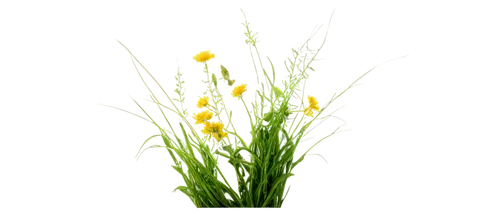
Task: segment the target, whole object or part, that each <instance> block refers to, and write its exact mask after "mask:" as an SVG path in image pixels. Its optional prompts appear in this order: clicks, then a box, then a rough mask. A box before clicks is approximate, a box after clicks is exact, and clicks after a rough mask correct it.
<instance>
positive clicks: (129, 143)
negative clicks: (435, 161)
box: [82, 0, 427, 213]
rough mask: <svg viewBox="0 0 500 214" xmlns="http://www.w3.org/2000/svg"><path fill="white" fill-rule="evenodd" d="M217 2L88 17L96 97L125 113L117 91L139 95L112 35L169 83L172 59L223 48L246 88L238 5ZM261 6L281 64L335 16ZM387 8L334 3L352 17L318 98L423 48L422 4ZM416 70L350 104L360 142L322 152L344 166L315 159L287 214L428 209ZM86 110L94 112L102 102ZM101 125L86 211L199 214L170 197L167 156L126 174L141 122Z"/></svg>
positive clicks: (319, 10)
mask: <svg viewBox="0 0 500 214" xmlns="http://www.w3.org/2000/svg"><path fill="white" fill-rule="evenodd" d="M220 2H223V1H217V2H215V1H203V2H201V3H193V2H191V1H185V2H182V1H181V2H178V1H176V2H173V1H172V2H166V3H165V2H161V3H158V4H143V3H140V2H135V3H125V4H123V5H122V4H118V5H113V7H109V8H106V9H102V10H99V11H100V12H102V13H96V14H91V17H93V18H96V25H93V26H87V27H88V28H84V29H86V33H89V34H91V36H92V40H96V41H98V42H97V43H96V44H97V45H95V46H94V48H95V49H96V53H95V56H96V57H97V58H95V60H98V61H100V62H102V65H103V66H101V67H98V68H95V69H96V70H95V71H92V74H96V75H95V76H93V77H91V78H90V79H89V88H91V89H92V90H91V91H92V97H93V98H92V99H94V98H95V96H113V103H115V104H126V97H119V89H120V88H132V87H135V82H134V81H128V80H127V64H128V62H127V58H126V57H121V56H120V53H119V49H112V48H111V47H110V44H109V41H110V38H111V32H120V36H121V39H124V40H136V41H137V52H136V54H137V55H140V56H145V63H146V64H153V65H154V66H153V67H154V71H156V72H160V73H161V74H162V75H161V77H162V79H166V78H167V75H166V72H167V65H168V62H167V56H176V55H178V56H189V55H191V49H192V48H201V47H207V48H209V47H217V48H224V51H225V58H224V59H225V63H228V64H233V69H232V70H233V71H234V72H238V70H244V71H245V73H244V74H245V75H244V74H243V73H242V75H241V78H242V79H245V78H246V77H247V76H246V71H247V51H246V50H245V49H241V48H239V25H234V24H231V2H230V1H227V3H220ZM264 2H265V1H264ZM264 2H258V1H252V0H250V1H249V6H248V8H249V15H250V16H256V17H257V23H258V24H265V47H266V48H272V49H273V55H279V56H284V55H286V54H287V50H288V47H287V41H288V40H302V39H304V38H303V35H304V32H305V31H310V30H311V27H312V24H311V17H312V16H326V15H327V12H328V10H327V8H328V7H329V6H330V7H332V6H333V5H329V2H328V1H327V0H321V1H320V0H308V1H297V3H269V1H267V2H268V3H264ZM276 2H283V1H276ZM384 2H385V3H384ZM384 2H383V3H380V2H360V1H336V7H339V8H345V16H343V17H337V40H336V41H330V43H329V51H328V54H329V56H328V57H329V64H328V65H321V80H320V81H314V82H313V87H319V88H321V95H326V94H325V92H327V88H341V87H343V86H344V85H343V84H344V80H346V79H350V78H351V75H352V72H357V71H359V65H360V64H369V63H375V57H376V56H397V55H399V54H400V53H399V49H400V48H416V47H417V44H416V42H417V39H416V34H417V33H418V32H417V31H416V30H415V25H416V17H417V15H418V14H417V13H415V12H412V11H415V10H416V8H415V5H412V3H411V1H406V2H404V1H397V2H396V1H384ZM330 4H331V3H330ZM297 5H299V6H297ZM233 10H236V9H233ZM290 14H293V15H290ZM82 29H83V28H82ZM193 32H196V33H193ZM416 62H417V57H416V56H413V57H410V58H409V64H408V65H385V71H384V72H383V73H377V78H376V80H375V81H370V82H369V87H368V88H363V89H361V96H359V97H346V99H345V102H346V103H349V104H353V107H352V108H353V126H354V127H355V128H361V136H360V137H339V138H338V139H337V144H335V145H328V146H324V147H322V151H323V152H325V151H326V152H328V153H329V159H335V160H337V168H336V169H320V168H319V161H315V162H313V168H312V169H306V170H305V176H299V177H298V178H297V185H296V188H295V189H294V191H297V193H296V195H297V200H291V201H289V202H288V207H289V211H288V212H289V213H301V212H303V211H309V212H311V213H330V212H338V213H344V212H345V210H350V212H354V211H357V210H370V211H391V210H394V211H396V210H399V208H405V209H407V208H410V209H411V208H413V207H415V206H419V204H418V203H420V202H417V201H420V200H418V195H416V193H415V191H416V186H418V184H419V181H418V179H417V177H418V176H417V175H418V173H419V171H418V170H417V168H416V163H417V161H418V160H419V159H422V157H419V159H418V158H417V157H416V155H414V152H412V151H414V150H415V149H416V148H417V147H422V145H424V143H425V139H423V138H421V137H420V136H421V134H422V133H423V132H424V131H425V130H420V129H419V128H418V126H417V125H416V124H417V123H421V122H422V121H419V120H421V118H418V120H417V117H416V115H417V113H418V111H417V107H418V106H419V104H421V100H420V99H419V96H418V92H419V91H418V89H419V84H418V83H419V81H422V79H424V78H422V77H425V76H426V75H427V74H424V73H422V71H420V72H419V73H417V71H416ZM92 81H93V82H92ZM91 103H92V102H91ZM89 106H91V108H90V109H91V110H90V111H93V105H89ZM93 116H94V117H95V120H94V122H93V125H92V126H91V127H92V129H91V130H89V135H91V136H92V137H93V139H94V140H93V142H92V145H94V146H93V148H94V149H96V150H99V152H94V153H93V154H97V156H94V157H92V158H93V161H92V162H90V161H89V164H92V169H93V172H92V174H90V175H88V176H87V177H86V179H87V182H88V183H89V184H91V185H89V186H92V187H95V188H92V189H91V190H93V193H92V196H91V197H90V198H88V199H87V200H86V201H87V203H88V205H89V206H96V207H99V209H102V210H106V211H108V210H109V211H112V210H128V209H139V210H142V211H148V210H149V209H150V208H151V209H154V210H161V211H162V212H165V213H191V211H192V210H191V209H184V208H182V207H183V201H169V200H167V194H168V191H169V190H168V189H167V184H171V183H175V177H168V176H167V164H168V162H167V161H159V155H158V153H157V154H155V155H154V156H153V159H155V160H153V161H146V163H145V168H144V169H128V168H127V166H128V165H127V152H130V151H133V150H134V149H135V136H137V135H142V134H143V133H142V132H143V129H140V128H137V127H140V124H139V126H138V124H137V122H136V121H122V120H119V113H95V114H94V115H93ZM417 134H420V135H417ZM89 190H90V189H89ZM139 207H141V208H139ZM155 212H156V211H155Z"/></svg>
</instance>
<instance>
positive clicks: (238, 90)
mask: <svg viewBox="0 0 500 214" xmlns="http://www.w3.org/2000/svg"><path fill="white" fill-rule="evenodd" d="M245 91H247V84H241V85H239V86H236V87H234V89H233V93H232V94H231V95H233V97H238V99H240V98H241V97H242V96H243V92H245Z"/></svg>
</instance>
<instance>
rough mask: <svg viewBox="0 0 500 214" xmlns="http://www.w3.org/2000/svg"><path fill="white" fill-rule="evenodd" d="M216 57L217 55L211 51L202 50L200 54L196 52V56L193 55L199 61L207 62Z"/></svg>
mask: <svg viewBox="0 0 500 214" xmlns="http://www.w3.org/2000/svg"><path fill="white" fill-rule="evenodd" d="M214 57H215V55H214V54H211V53H210V51H202V52H200V53H199V54H196V56H193V59H194V60H196V61H197V62H206V61H208V60H210V59H212V58H214Z"/></svg>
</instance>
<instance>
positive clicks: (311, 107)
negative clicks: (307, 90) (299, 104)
mask: <svg viewBox="0 0 500 214" xmlns="http://www.w3.org/2000/svg"><path fill="white" fill-rule="evenodd" d="M307 99H308V100H309V106H308V107H307V108H306V109H305V110H304V113H306V115H307V116H310V117H312V114H313V112H312V110H316V111H319V106H318V101H316V98H314V97H313V96H308V97H307Z"/></svg>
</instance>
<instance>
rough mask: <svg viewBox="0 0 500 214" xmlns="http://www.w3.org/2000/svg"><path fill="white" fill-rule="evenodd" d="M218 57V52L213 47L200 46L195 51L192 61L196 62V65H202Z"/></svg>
mask: <svg viewBox="0 0 500 214" xmlns="http://www.w3.org/2000/svg"><path fill="white" fill-rule="evenodd" d="M216 59H218V56H217V54H216V53H215V51H214V50H213V49H211V48H200V49H198V50H196V51H195V52H194V53H193V56H192V57H191V61H193V62H194V63H196V65H198V66H201V65H203V64H209V63H211V62H213V61H215V60H216Z"/></svg>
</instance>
